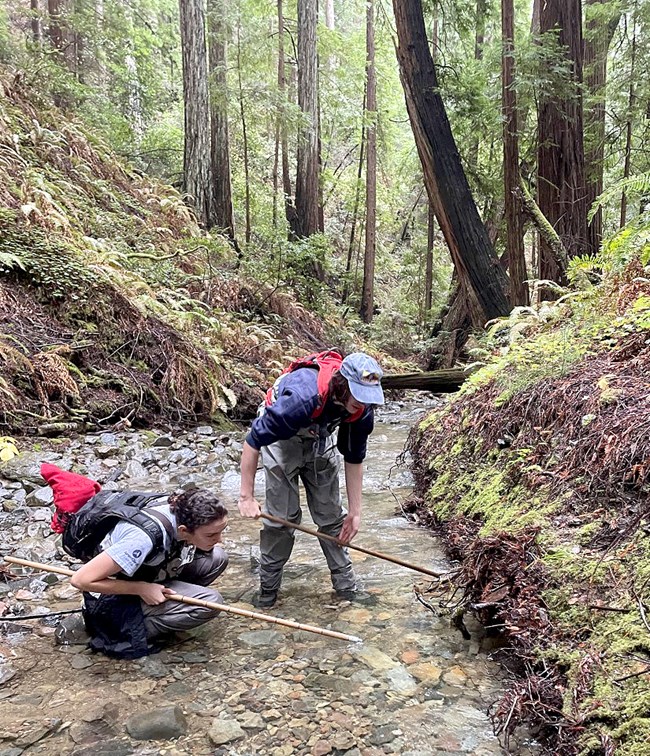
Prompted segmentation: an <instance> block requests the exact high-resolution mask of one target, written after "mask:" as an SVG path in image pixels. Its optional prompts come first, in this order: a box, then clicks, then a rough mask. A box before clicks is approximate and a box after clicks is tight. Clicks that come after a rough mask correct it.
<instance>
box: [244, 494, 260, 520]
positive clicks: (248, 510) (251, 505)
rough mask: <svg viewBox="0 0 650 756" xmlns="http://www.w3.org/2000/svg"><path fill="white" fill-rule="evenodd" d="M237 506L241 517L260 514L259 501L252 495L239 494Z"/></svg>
mask: <svg viewBox="0 0 650 756" xmlns="http://www.w3.org/2000/svg"><path fill="white" fill-rule="evenodd" d="M238 506H239V513H240V514H241V516H242V517H259V516H260V515H261V514H262V508H261V507H260V503H259V501H257V499H256V498H255V497H254V496H240V497H239V504H238Z"/></svg>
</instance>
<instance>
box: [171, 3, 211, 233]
mask: <svg viewBox="0 0 650 756" xmlns="http://www.w3.org/2000/svg"><path fill="white" fill-rule="evenodd" d="M179 8H180V27H181V47H182V57H183V99H184V102H185V151H184V156H183V166H184V182H183V185H184V190H185V193H186V194H187V195H188V196H189V198H190V204H191V205H192V206H193V207H194V210H195V212H196V216H197V218H198V221H199V223H201V224H202V225H204V226H206V227H209V226H210V225H211V216H210V211H211V199H210V197H211V192H210V159H211V155H210V97H209V92H208V60H207V58H208V51H207V46H206V29H205V2H204V0H179Z"/></svg>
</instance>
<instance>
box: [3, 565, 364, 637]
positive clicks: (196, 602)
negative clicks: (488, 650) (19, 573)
mask: <svg viewBox="0 0 650 756" xmlns="http://www.w3.org/2000/svg"><path fill="white" fill-rule="evenodd" d="M4 560H5V562H9V563H10V564H19V565H22V566H23V567H31V568H32V569H34V570H41V571H42V572H55V573H56V574H57V575H66V576H67V577H72V575H74V572H73V571H72V570H68V569H66V568H65V567H54V566H53V565H50V564H41V563H40V562H29V561H27V560H26V559H17V558H16V557H8V556H6V557H4ZM167 598H168V599H171V600H172V601H181V602H182V603H183V604H191V605H192V606H203V607H205V608H206V609H217V610H219V611H220V612H227V613H228V614H238V615H239V616H241V617H250V619H256V620H262V621H263V622H271V623H272V624H274V625H283V626H284V627H291V628H293V629H294V630H304V631H305V632H308V633H316V635H326V636H327V637H328V638H337V639H338V640H344V641H348V642H349V643H361V642H362V640H361V638H357V636H356V635H346V634H345V633H338V632H336V631H335V630H326V629H325V628H324V627H316V626H315V625H303V624H302V623H301V622H294V621H293V620H287V619H281V618H280V617H271V616H270V615H268V614H260V613H259V612H249V611H248V610H247V609H238V608H237V607H235V606H227V605H226V604H217V603H215V602H213V601H202V600H201V599H194V598H190V597H189V596H183V595H181V594H180V593H171V594H169V596H168V597H167Z"/></svg>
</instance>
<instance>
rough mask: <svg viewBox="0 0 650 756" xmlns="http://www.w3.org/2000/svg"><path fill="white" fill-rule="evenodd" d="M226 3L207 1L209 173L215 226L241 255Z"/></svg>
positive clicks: (216, 0)
mask: <svg viewBox="0 0 650 756" xmlns="http://www.w3.org/2000/svg"><path fill="white" fill-rule="evenodd" d="M225 14H226V3H225V2H224V0H208V39H209V56H208V57H209V61H210V83H211V90H210V125H211V133H212V138H211V160H210V164H211V174H212V187H213V201H214V215H213V221H214V223H215V225H216V226H217V227H218V228H220V229H222V230H223V231H224V233H225V234H226V236H227V237H228V238H229V239H230V241H231V243H232V245H233V247H234V248H235V249H236V251H237V253H238V254H239V255H241V251H240V250H239V246H238V244H237V239H236V237H235V217H234V212H233V206H232V188H231V178H230V134H229V129H228V81H227V73H226V72H227V47H226V44H227V43H226V23H225Z"/></svg>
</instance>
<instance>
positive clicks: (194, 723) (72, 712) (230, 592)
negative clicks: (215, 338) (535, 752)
mask: <svg viewBox="0 0 650 756" xmlns="http://www.w3.org/2000/svg"><path fill="white" fill-rule="evenodd" d="M421 411H422V407H421V406H419V407H414V406H406V407H399V406H398V405H391V406H390V407H389V408H388V409H387V411H385V412H384V413H383V415H382V417H381V418H380V421H379V422H378V423H377V427H376V429H375V433H374V434H373V437H372V438H371V443H370V452H369V456H368V459H367V462H366V472H365V487H364V514H363V519H362V526H361V531H360V532H359V535H358V536H357V539H356V541H357V542H358V544H359V545H362V546H366V547H368V548H371V549H378V550H380V551H385V552H387V553H390V554H394V555H396V556H399V557H402V558H403V559H406V560H410V561H413V562H415V563H418V564H421V565H423V566H429V567H436V568H443V569H444V567H445V564H446V563H445V559H444V555H443V553H442V551H441V548H440V546H439V544H438V542H437V540H436V539H435V538H433V537H432V535H431V534H430V533H429V532H428V531H426V530H424V529H422V528H418V527H416V526H415V525H413V524H410V523H409V522H407V521H406V520H405V519H403V518H402V517H401V516H398V515H397V514H396V512H397V511H399V506H398V502H399V501H403V500H404V498H405V497H406V496H407V495H408V492H409V485H410V478H409V474H408V471H407V469H406V468H405V467H404V466H401V467H400V466H398V465H396V458H397V456H398V455H399V454H400V452H401V451H402V448H403V444H404V441H405V438H406V434H407V432H408V429H409V427H410V426H412V425H413V423H414V422H416V421H417V417H418V415H419V413H421ZM199 462H200V460H199ZM195 463H196V461H195ZM142 469H143V470H144V468H142ZM155 469H156V468H155V467H154V466H150V467H148V469H147V472H148V475H147V477H146V478H140V479H136V478H131V479H128V480H127V479H125V478H124V477H123V478H121V479H120V481H119V484H120V487H129V488H143V489H144V488H146V489H149V490H154V489H155V488H157V487H158V486H159V485H162V486H163V487H164V488H169V483H170V481H169V476H168V475H166V474H164V473H161V474H160V475H158V476H157V474H156V472H155V471H154V470H155ZM202 469H203V468H201V466H197V467H195V468H193V477H194V479H195V480H196V481H197V482H198V483H199V484H201V483H203V484H207V485H214V475H211V476H210V477H209V478H208V477H207V476H206V477H205V478H202V474H201V470H202ZM258 482H259V486H258V495H259V496H260V497H261V496H262V495H263V488H262V485H261V484H262V479H261V475H259V474H258ZM218 484H219V486H220V487H221V490H222V493H223V495H224V497H225V498H226V499H227V501H228V504H229V505H230V504H232V507H231V509H232V510H233V512H235V511H236V507H235V506H234V503H233V502H234V500H235V496H236V492H237V490H238V476H237V474H236V472H235V471H234V470H233V469H230V470H227V471H226V472H225V473H222V475H221V478H220V479H219V481H218ZM303 524H305V525H308V526H310V525H311V522H310V519H309V516H308V514H307V513H305V516H304V519H303ZM258 530H259V524H258V523H257V522H255V521H243V520H241V519H240V518H239V517H238V516H237V515H236V514H233V516H232V517H231V524H230V527H229V530H228V531H227V533H226V538H225V546H226V549H227V550H228V551H229V554H230V566H229V568H228V570H227V571H226V573H225V574H224V575H223V576H222V578H221V579H220V581H219V584H218V587H219V589H220V590H221V592H222V594H223V596H224V599H225V600H226V602H227V603H234V602H237V604H238V605H239V606H242V607H244V608H248V609H252V607H251V606H250V604H249V603H247V602H249V601H250V598H251V595H252V593H253V591H254V590H255V588H256V585H257V578H256V575H255V574H254V563H255V559H254V555H255V552H256V546H257V541H258V536H257V534H258ZM352 555H353V560H354V563H355V568H356V570H357V573H358V575H359V577H360V579H361V580H362V581H363V584H364V585H365V588H366V590H368V591H369V592H370V593H371V594H373V595H374V596H375V597H376V604H374V605H372V606H362V605H357V604H350V603H349V602H340V601H336V600H334V597H333V595H332V593H331V587H330V582H329V573H328V571H327V567H326V564H325V560H324V558H323V556H322V554H321V551H320V548H319V545H318V541H317V539H315V538H313V537H310V536H308V535H305V534H301V533H298V534H297V538H296V546H295V548H294V552H293V556H292V559H291V561H290V562H289V565H288V567H287V569H286V571H285V576H284V581H283V587H282V592H281V600H280V601H279V602H278V604H277V605H276V606H275V607H274V608H273V609H270V610H267V612H268V613H269V614H274V615H276V616H279V617H286V618H290V619H294V620H296V621H298V622H303V623H309V624H314V625H320V626H323V627H329V628H332V629H335V630H339V631H342V632H345V633H350V634H353V635H357V636H359V637H361V638H362V639H363V643H361V644H355V645H351V644H346V643H345V642H342V641H337V640H333V639H328V638H324V637H321V636H318V635H314V634H310V633H306V632H301V631H295V630H292V629H289V628H282V627H280V626H275V625H269V624H265V623H263V622H256V621H250V620H248V619H243V618H238V617H234V616H223V615H222V616H220V617H218V618H217V619H216V620H214V621H213V622H211V623H208V624H207V625H206V626H204V627H203V628H201V629H200V630H198V631H195V632H194V634H192V635H191V636H189V637H188V638H187V639H185V640H184V641H182V642H180V643H178V644H177V645H174V646H172V647H170V648H168V649H166V650H164V651H163V652H161V653H160V654H157V655H154V656H150V657H147V658H145V659H142V660H138V661H133V662H126V661H114V660H110V659H107V658H104V657H102V656H98V655H91V654H89V652H88V651H87V650H86V649H85V647H84V646H83V645H67V646H55V645H54V642H53V638H52V635H51V632H52V629H51V628H49V627H47V626H45V625H44V624H42V623H40V622H37V621H32V622H31V625H32V626H33V627H34V631H32V632H29V633H15V634H13V635H5V636H2V635H0V655H3V656H4V657H5V659H6V660H8V661H10V662H11V665H12V669H13V670H14V671H15V674H14V676H13V678H12V679H10V680H8V681H7V682H6V683H5V684H4V685H0V712H1V713H0V738H2V739H1V740H0V756H3V755H4V756H18V755H19V754H20V753H22V752H23V750H25V751H26V752H27V753H29V754H55V753H56V754H62V753H66V754H68V753H70V754H77V756H90V754H93V755H94V754H130V753H137V754H170V755H171V754H232V755H233V756H246V755H247V754H269V755H270V756H290V755H291V754H315V755H319V754H320V755H324V754H328V753H331V754H347V756H375V755H379V754H390V753H395V754H403V756H441V755H442V754H447V755H448V754H474V755H475V756H490V755H491V754H502V753H504V751H503V750H502V749H501V747H500V745H499V743H498V741H497V739H496V738H495V736H494V735H493V734H492V728H491V724H490V721H489V719H488V716H487V714H486V711H487V708H488V706H489V704H490V703H491V702H493V701H494V700H495V699H496V697H497V696H498V692H499V686H500V682H499V671H498V667H497V665H496V664H494V663H493V662H491V661H490V659H489V658H488V656H487V654H486V653H485V652H484V651H483V650H482V649H481V644H480V642H479V641H478V640H476V639H473V640H470V641H466V640H463V638H462V637H461V635H460V634H459V632H458V631H457V630H456V629H454V628H452V627H451V626H450V623H449V620H448V618H445V617H442V618H441V617H437V616H436V615H434V614H433V613H432V612H431V611H430V610H428V609H427V608H425V607H424V606H423V605H422V604H420V603H419V602H418V601H417V599H416V598H415V595H414V592H413V586H414V584H415V583H416V582H418V581H421V579H424V581H425V584H426V578H425V577H424V576H422V575H419V574H418V573H416V572H411V571H410V570H407V569H404V568H402V567H399V566H397V565H392V564H390V563H388V562H385V561H381V560H378V559H375V558H373V557H369V556H365V555H363V554H359V553H358V552H352ZM62 585H63V584H59V585H58V586H55V587H54V588H48V589H47V590H46V591H45V593H44V596H43V600H42V601H41V603H45V604H46V605H47V606H48V608H49V609H50V610H54V609H57V608H64V607H70V606H74V605H75V603H76V599H74V598H73V597H72V596H71V595H70V593H67V594H66V592H65V590H62ZM56 591H58V593H56ZM49 592H52V593H53V594H56V596H57V598H56V599H54V598H52V599H51V600H49V601H48V599H47V595H48V593H49ZM175 705H177V706H178V707H180V709H181V710H182V712H184V715H182V714H180V713H179V710H178V709H177V710H176V711H175V712H174V711H173V709H171V708H170V709H167V708H166V707H174V706H175ZM138 712H141V713H142V714H141V716H140V719H141V720H142V721H143V722H147V721H149V720H151V721H152V722H153V725H154V726H155V719H156V715H158V717H159V718H160V717H162V719H163V720H165V721H166V722H167V724H169V723H170V720H174V722H173V724H176V725H177V727H178V733H181V734H180V736H179V737H178V738H177V739H174V740H166V741H161V740H157V741H153V740H135V739H133V738H131V737H129V736H128V735H127V733H126V731H125V723H126V721H127V720H128V718H129V717H131V716H132V715H134V714H136V713H138ZM152 712H153V713H152ZM522 752H523V751H522Z"/></svg>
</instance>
